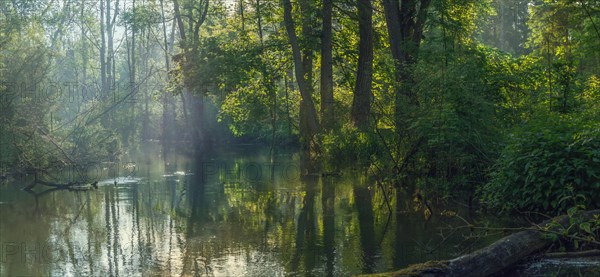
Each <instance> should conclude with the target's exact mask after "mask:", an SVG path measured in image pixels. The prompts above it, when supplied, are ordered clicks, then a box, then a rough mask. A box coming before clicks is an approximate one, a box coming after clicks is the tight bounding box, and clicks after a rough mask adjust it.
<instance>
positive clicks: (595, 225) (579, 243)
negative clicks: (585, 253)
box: [542, 198, 600, 252]
mask: <svg viewBox="0 0 600 277" xmlns="http://www.w3.org/2000/svg"><path fill="white" fill-rule="evenodd" d="M565 199H567V198H565ZM575 202H577V201H575ZM585 212H586V206H584V205H580V204H579V205H574V206H572V207H571V208H569V209H568V210H567V216H568V217H569V222H568V224H566V226H565V225H562V224H559V223H558V222H555V221H552V222H550V223H549V224H547V225H546V226H545V227H544V228H543V229H542V231H543V232H546V233H544V235H545V236H546V237H548V238H549V239H551V240H553V241H554V245H553V248H554V249H555V250H558V251H561V252H564V251H580V250H587V249H590V248H591V249H594V248H597V246H598V245H599V244H600V216H599V215H597V214H596V215H592V216H589V215H585Z"/></svg>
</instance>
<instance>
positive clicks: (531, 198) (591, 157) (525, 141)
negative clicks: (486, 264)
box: [480, 115, 600, 213]
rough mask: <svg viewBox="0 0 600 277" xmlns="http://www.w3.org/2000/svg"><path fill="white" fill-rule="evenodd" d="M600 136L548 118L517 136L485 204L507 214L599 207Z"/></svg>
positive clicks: (591, 128) (493, 178) (484, 198)
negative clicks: (573, 207) (577, 206)
mask: <svg viewBox="0 0 600 277" xmlns="http://www.w3.org/2000/svg"><path fill="white" fill-rule="evenodd" d="M599 135H600V130H599V128H598V127H594V126H593V125H592V126H587V127H586V126H584V125H583V124H578V123H576V122H573V121H569V119H568V118H565V117H560V116H558V115H555V116H547V117H546V118H545V119H543V120H537V122H532V123H529V124H527V125H526V126H524V127H523V128H520V129H518V130H516V131H515V132H513V134H512V135H511V137H510V138H509V142H508V144H507V145H506V147H505V148H504V150H503V151H502V153H501V156H500V158H499V159H498V160H497V162H496V164H495V166H494V169H493V172H492V173H491V176H490V177H491V178H490V182H489V183H487V184H486V185H485V186H483V187H482V189H481V190H480V194H481V196H482V201H483V202H484V203H485V204H487V205H489V206H490V207H491V208H496V209H500V210H502V211H504V212H514V211H519V210H530V211H540V212H548V211H554V213H559V212H563V211H565V210H567V209H568V208H569V207H572V206H574V205H584V206H585V207H587V208H598V207H600V136H599Z"/></svg>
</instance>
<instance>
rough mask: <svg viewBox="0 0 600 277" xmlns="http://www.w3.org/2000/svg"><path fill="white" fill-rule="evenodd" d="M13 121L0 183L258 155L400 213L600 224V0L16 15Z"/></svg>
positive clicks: (8, 9) (0, 148) (1, 30)
mask: <svg viewBox="0 0 600 277" xmlns="http://www.w3.org/2000/svg"><path fill="white" fill-rule="evenodd" d="M0 114H1V115H2V116H1V117H0V153H1V155H0V178H1V183H0V186H8V185H7V184H10V183H15V180H17V181H18V180H23V176H33V175H35V181H34V182H38V183H40V184H42V185H43V184H54V185H55V186H54V187H56V186H57V185H56V184H58V183H64V182H62V181H61V180H59V179H56V178H54V177H53V176H56V174H55V172H60V171H64V170H66V169H71V170H72V171H73V172H75V173H76V178H75V179H76V180H75V181H73V180H70V181H73V182H82V183H85V182H88V183H91V182H93V181H96V183H94V184H93V185H94V187H97V186H96V184H98V181H101V180H96V179H94V178H93V177H90V176H89V174H88V175H86V172H87V170H88V169H89V168H94V167H100V168H102V167H110V165H114V164H124V163H125V162H128V161H130V156H131V155H132V153H137V152H144V151H145V150H143V149H145V148H144V147H145V145H147V144H153V145H156V146H157V147H158V148H160V150H159V151H157V152H156V156H154V159H155V160H160V162H161V163H164V166H165V167H167V165H173V164H175V163H176V161H177V159H178V157H179V155H184V156H186V157H188V158H190V159H192V158H194V157H206V155H209V156H210V155H211V154H210V153H211V151H212V150H213V149H215V148H223V147H225V148H227V147H230V146H231V145H255V146H257V147H262V148H264V149H266V150H265V151H267V152H268V154H265V155H267V156H268V157H269V158H266V160H265V161H266V162H267V163H268V162H269V161H270V162H271V164H272V163H273V161H274V159H276V157H277V153H283V152H286V151H290V152H293V153H295V154H294V155H297V156H298V157H300V158H299V160H300V161H301V166H300V168H299V171H300V172H298V174H299V175H301V176H305V177H306V176H317V177H319V178H322V179H323V181H322V186H323V189H322V190H323V192H322V193H323V197H324V196H325V190H326V189H325V186H327V185H328V184H330V185H332V186H333V183H334V182H335V181H331V182H329V181H325V180H326V179H327V178H334V179H335V178H344V175H347V174H346V172H347V169H348V168H354V169H355V170H358V171H360V172H364V173H365V174H364V176H366V177H364V180H367V181H366V182H369V180H371V185H369V187H368V191H362V193H363V194H364V195H370V197H368V196H367V197H368V198H377V201H382V203H383V204H382V205H387V206H388V207H391V206H394V205H395V206H397V207H398V206H400V204H399V203H400V202H402V201H403V198H402V197H404V196H401V195H408V198H409V199H413V198H414V199H415V201H420V203H422V205H423V207H424V209H426V210H427V213H429V214H431V213H438V214H439V213H440V211H441V210H442V208H441V207H442V206H444V205H446V204H448V203H460V204H461V205H463V206H465V207H468V210H469V211H476V212H478V213H481V214H488V215H490V214H491V215H504V216H514V215H524V214H527V215H538V216H539V215H545V216H548V217H553V216H558V215H562V214H568V215H569V216H574V215H580V214H584V213H585V211H589V210H594V209H599V208H600V2H599V1H597V0H355V1H350V0H322V1H317V0H295V1H292V0H97V1H96V0H95V1H90V0H36V1H25V0H12V1H8V0H5V1H0ZM153 153H154V152H153ZM286 153H287V152H286ZM124 166H126V165H124ZM128 166H129V167H128V168H131V167H134V166H135V165H133V164H132V165H128ZM138 167H139V165H138ZM190 170H191V172H194V171H195V169H194V168H192V169H190ZM177 172H179V171H177ZM339 175H342V176H341V177H340V176H339ZM352 176H354V175H352ZM112 177H113V178H115V179H114V184H115V185H117V179H116V178H117V177H118V176H112ZM302 178H303V177H302ZM357 178H363V177H357ZM350 182H351V181H350ZM111 183H112V182H111ZM69 184H72V183H69ZM188 185H189V184H188ZM63 186H64V184H63ZM396 190H398V191H400V190H401V191H402V193H395V194H394V193H392V191H396ZM188 192H189V188H188ZM354 192H355V193H359V194H360V193H361V191H360V190H359V191H356V190H354ZM306 193H308V194H310V193H309V192H305V194H306ZM365 193H366V194H365ZM188 194H189V193H188ZM242 195H243V194H242ZM302 195H304V194H302ZM188 196H189V195H188ZM288 196H289V193H288ZM107 197H108V196H107ZM240 197H241V196H240ZM298 197H302V196H301V195H300V196H298ZM304 197H307V196H306V195H304ZM0 198H1V197H0ZM242 198H243V197H242ZM334 198H335V197H334ZM379 198H381V199H379ZM106 199H107V200H106V201H108V199H109V198H106ZM299 199H300V198H299ZM336 199H337V198H336ZM351 199H353V200H350V201H351V203H354V204H356V205H359V204H360V201H364V199H363V200H359V199H362V198H360V197H358V196H357V195H355V196H354V197H352V198H351ZM0 200H2V199H0ZM2 201H4V200H2ZM98 201H100V200H98ZM111 201H112V200H111ZM239 201H245V200H239ZM298 201H300V200H298ZM352 201H354V202H352ZM373 201H375V199H374V200H373ZM411 201H412V200H411ZM267 202H268V201H267ZM334 202H335V201H334ZM0 203H1V202H0ZM253 203H254V202H253ZM256 203H257V204H256V205H258V206H260V205H262V204H260V205H259V203H262V202H260V201H258V202H256ZM278 203H279V202H278ZM298 203H300V202H298ZM302 203H306V200H304V202H302ZM325 203H326V202H325V200H323V204H322V205H323V207H321V208H322V209H326V207H327V205H326V204H325ZM335 203H338V202H335ZM368 203H369V204H368V205H367V206H368V207H371V206H372V207H371V210H374V209H376V207H375V206H376V205H375V203H372V204H371V200H369V202H368ZM411 203H412V202H411ZM263 204H264V205H269V204H268V203H266V204H265V203H263ZM36 205H37V198H36ZM248 205H250V204H248ZM297 205H300V204H297ZM320 205H321V204H320ZM335 205H338V204H335ZM335 205H334V206H335ZM339 205H341V204H339ZM0 207H1V206H0ZM261 207H262V206H261ZM336 207H337V206H336ZM438 207H440V208H438ZM107 209H109V208H108V206H107ZM265 209H267V208H266V206H265ZM357 209H358V211H357V213H358V218H359V220H360V219H361V218H363V215H364V213H363V212H362V211H361V210H360V207H358V206H357ZM391 209H392V208H390V212H391ZM194 211H195V210H194V209H192V210H191V211H190V212H191V213H192V214H194V213H195V212H194ZM302 211H304V210H302ZM370 212H372V211H369V213H370ZM2 214H3V215H4V212H3V213H2ZM303 215H304V216H306V214H303V213H302V212H300V215H299V216H300V218H301V217H302V216H303ZM308 216H309V217H310V212H309V215H308ZM372 217H373V215H371V219H370V220H374V219H373V218H372ZM300 218H299V219H298V220H300ZM73 220H74V221H75V219H73ZM107 220H108V219H107ZM267 221H268V220H267ZM317 221H318V220H317ZM375 221H377V219H375ZM319 222H320V221H319ZM4 223H6V222H4ZM316 224H317V225H318V224H321V223H316ZM361 224H362V223H361ZM570 225H571V226H569V228H564V230H562V229H561V230H560V231H552V232H551V233H550V235H552V236H554V239H555V241H556V244H554V246H553V247H556V248H557V249H559V248H560V249H561V250H563V251H564V250H565V247H566V249H567V250H582V251H588V250H590V249H598V245H600V220H599V219H598V216H597V215H596V216H595V217H593V218H592V219H581V218H579V219H578V221H577V222H574V221H571V222H570ZM360 226H361V228H360V234H361V242H362V239H363V237H362V236H363V233H364V228H362V226H363V225H360ZM385 227H386V228H387V224H386V225H385ZM571 227H573V228H571ZM316 228H317V229H318V228H319V227H316ZM482 228H484V227H482ZM0 229H1V228H0ZM3 230H4V229H3ZM303 230H304V229H303ZM386 230H387V229H386ZM296 232H300V231H299V229H298V230H296ZM377 232H379V231H377ZM377 232H376V233H377ZM385 234H386V233H385V232H384V233H383V234H382V235H381V236H382V241H384V239H383V238H384V237H385ZM1 240H2V239H0V241H1ZM296 243H298V240H296ZM363 250H364V249H363ZM298 251H300V250H298ZM382 251H383V250H382ZM367 252H368V251H367ZM115 253H116V252H115ZM291 259H292V261H294V259H293V258H291ZM109 260H110V259H109ZM114 263H115V264H118V262H117V261H116V258H115V262H114ZM404 265H405V264H398V265H396V264H394V266H392V267H389V268H388V267H385V268H383V267H381V269H384V270H386V271H387V270H390V269H394V270H395V269H399V268H401V267H402V266H404ZM305 266H307V267H308V265H305ZM0 268H1V267H0ZM378 268H380V267H373V268H369V269H368V270H365V269H364V268H363V269H362V270H358V271H356V272H352V274H360V273H372V272H374V271H376V269H378ZM115 272H117V274H118V271H115ZM115 272H112V271H111V272H109V273H110V274H113V273H115ZM183 272H185V270H184V271H183ZM288 272H289V271H288ZM92 273H93V272H92ZM213 273H214V272H213ZM330 273H331V272H330ZM338 273H339V272H338ZM346 273H348V272H346ZM167 275H168V274H167ZM184 275H185V274H184ZM249 275H252V274H251V273H249ZM258 275H260V274H258ZM317 275H320V274H317ZM334 275H337V274H334ZM342 275H344V274H343V273H342Z"/></svg>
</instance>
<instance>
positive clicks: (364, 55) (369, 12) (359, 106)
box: [351, 0, 373, 130]
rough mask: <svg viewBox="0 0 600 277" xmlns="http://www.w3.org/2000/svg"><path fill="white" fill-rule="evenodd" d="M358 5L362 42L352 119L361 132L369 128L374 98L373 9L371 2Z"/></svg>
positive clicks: (359, 0) (365, 1) (366, 1)
mask: <svg viewBox="0 0 600 277" xmlns="http://www.w3.org/2000/svg"><path fill="white" fill-rule="evenodd" d="M357 5H358V29H359V30H358V31H359V35H360V42H359V53H358V69H357V71H356V86H355V89H354V98H353V99H352V114H351V118H352V121H353V123H354V125H355V126H356V127H358V128H359V129H360V130H366V129H368V127H369V114H370V113H371V97H372V92H371V81H372V79H373V9H372V7H371V1H370V0H358V3H357Z"/></svg>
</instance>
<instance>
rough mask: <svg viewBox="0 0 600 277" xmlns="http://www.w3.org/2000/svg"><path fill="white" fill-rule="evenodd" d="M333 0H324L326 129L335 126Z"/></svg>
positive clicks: (323, 115) (323, 107) (323, 100)
mask: <svg viewBox="0 0 600 277" xmlns="http://www.w3.org/2000/svg"><path fill="white" fill-rule="evenodd" d="M332 9H333V0H323V28H322V31H321V125H322V127H323V130H324V131H328V130H330V129H331V128H333V123H334V115H335V111H334V99H333V53H332V36H333V34H332V28H331V18H332Z"/></svg>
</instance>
